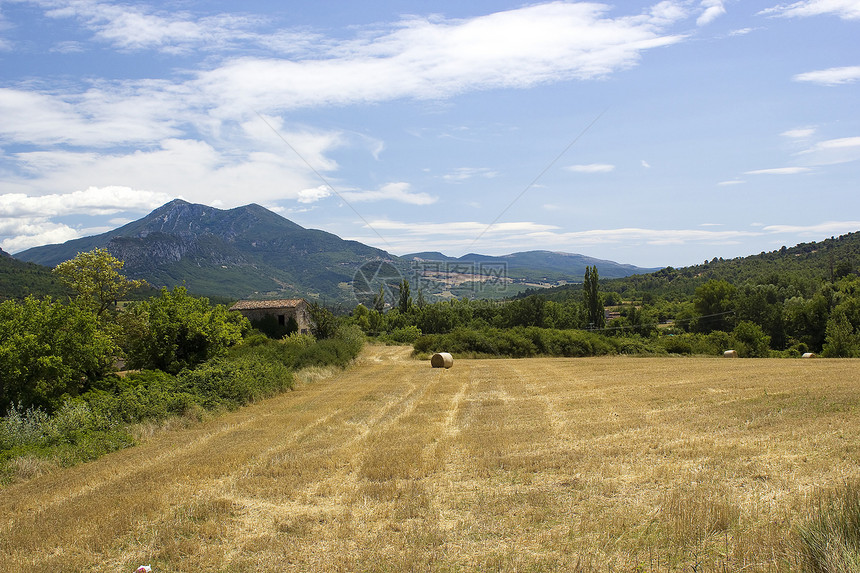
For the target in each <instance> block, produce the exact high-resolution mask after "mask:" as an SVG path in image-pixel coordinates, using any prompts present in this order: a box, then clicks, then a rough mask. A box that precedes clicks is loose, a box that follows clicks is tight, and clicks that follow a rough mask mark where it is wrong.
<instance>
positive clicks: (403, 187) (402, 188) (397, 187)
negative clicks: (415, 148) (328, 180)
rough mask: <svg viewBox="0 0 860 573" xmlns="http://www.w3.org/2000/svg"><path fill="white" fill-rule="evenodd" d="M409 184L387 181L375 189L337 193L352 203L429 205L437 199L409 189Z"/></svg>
mask: <svg viewBox="0 0 860 573" xmlns="http://www.w3.org/2000/svg"><path fill="white" fill-rule="evenodd" d="M410 187H411V185H409V183H405V182H402V181H399V182H394V183H387V184H386V185H383V186H382V187H381V188H379V189H377V190H375V191H341V192H339V193H338V195H339V196H341V197H342V198H343V199H345V200H346V201H349V202H352V203H359V202H367V201H398V202H400V203H408V204H410V205H431V204H433V203H435V202H436V201H438V199H439V198H438V197H434V196H432V195H429V194H427V193H415V192H414V191H410Z"/></svg>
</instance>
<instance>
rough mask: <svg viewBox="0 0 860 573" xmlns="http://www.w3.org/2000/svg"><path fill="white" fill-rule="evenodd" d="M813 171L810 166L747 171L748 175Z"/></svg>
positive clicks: (792, 173) (795, 173) (793, 173)
mask: <svg viewBox="0 0 860 573" xmlns="http://www.w3.org/2000/svg"><path fill="white" fill-rule="evenodd" d="M808 171H811V169H810V168H809V167H777V168H774V169H756V170H755V171H747V172H746V175H797V174H799V173H806V172H808Z"/></svg>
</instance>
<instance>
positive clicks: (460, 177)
mask: <svg viewBox="0 0 860 573" xmlns="http://www.w3.org/2000/svg"><path fill="white" fill-rule="evenodd" d="M498 175H499V172H498V171H494V170H492V169H489V168H487V167H458V168H457V169H454V170H453V171H452V172H450V173H446V174H445V175H443V176H442V179H444V180H445V181H449V182H454V183H460V182H462V181H467V180H469V179H474V178H483V179H493V178H494V177H497V176H498Z"/></svg>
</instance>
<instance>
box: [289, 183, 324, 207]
mask: <svg viewBox="0 0 860 573" xmlns="http://www.w3.org/2000/svg"><path fill="white" fill-rule="evenodd" d="M326 197H331V191H329V189H328V187H326V186H325V185H320V186H319V187H313V188H310V189H302V190H301V191H299V195H298V197H297V198H296V200H297V201H298V202H299V203H316V202H317V201H319V200H321V199H325V198H326Z"/></svg>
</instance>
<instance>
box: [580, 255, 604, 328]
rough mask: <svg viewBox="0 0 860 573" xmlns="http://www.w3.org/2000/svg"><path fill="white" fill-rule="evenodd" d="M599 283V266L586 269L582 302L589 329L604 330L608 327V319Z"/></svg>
mask: <svg viewBox="0 0 860 573" xmlns="http://www.w3.org/2000/svg"><path fill="white" fill-rule="evenodd" d="M598 281H599V276H598V274H597V265H595V266H593V267H588V266H587V267H585V278H584V279H583V281H582V288H583V297H582V300H583V304H584V305H585V318H586V322H587V323H588V326H589V328H603V327H604V326H605V325H606V319H605V317H604V315H603V297H601V296H600V290H599V287H598Z"/></svg>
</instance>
